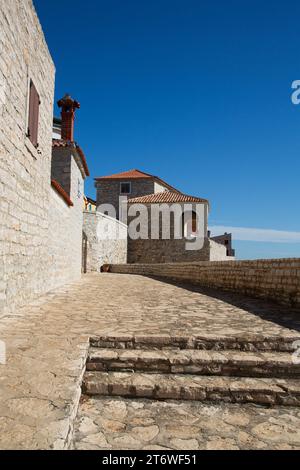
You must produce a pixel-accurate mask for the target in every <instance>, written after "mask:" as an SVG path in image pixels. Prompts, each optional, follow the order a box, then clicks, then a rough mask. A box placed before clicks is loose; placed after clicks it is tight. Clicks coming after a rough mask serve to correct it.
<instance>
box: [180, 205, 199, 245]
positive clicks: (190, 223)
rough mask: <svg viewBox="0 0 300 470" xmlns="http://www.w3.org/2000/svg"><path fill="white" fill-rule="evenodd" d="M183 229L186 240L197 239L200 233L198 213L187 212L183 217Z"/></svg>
mask: <svg viewBox="0 0 300 470" xmlns="http://www.w3.org/2000/svg"><path fill="white" fill-rule="evenodd" d="M182 228H183V235H184V237H185V238H187V239H189V238H195V236H196V235H197V233H198V220H197V214H196V212H194V211H191V212H185V213H184V214H183V215H182Z"/></svg>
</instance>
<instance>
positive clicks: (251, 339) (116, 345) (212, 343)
mask: <svg viewBox="0 0 300 470" xmlns="http://www.w3.org/2000/svg"><path fill="white" fill-rule="evenodd" d="M296 341H300V335H299V336H296V335H292V334H291V335H290V336H281V337H278V336H261V335H255V336H254V335H252V334H251V335H248V336H245V335H243V336H239V337H235V336H229V335H224V336H221V335H214V334H208V333H206V334H203V335H201V336H200V335H197V336H178V335H174V336H172V335H160V336H157V335H148V336H141V335H140V336H138V335H136V336H130V335H117V336H94V337H92V338H91V339H90V344H91V346H92V347H97V348H106V349H107V348H109V349H110V348H113V349H159V350H162V349H169V348H172V349H197V350H214V351H224V350H238V351H252V352H256V351H277V352H291V351H294V350H295V349H296V348H297V346H296V345H295V342H296Z"/></svg>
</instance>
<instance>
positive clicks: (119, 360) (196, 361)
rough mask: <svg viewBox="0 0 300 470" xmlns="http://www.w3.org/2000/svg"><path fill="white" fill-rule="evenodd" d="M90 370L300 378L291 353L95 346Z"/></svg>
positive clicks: (89, 364)
mask: <svg viewBox="0 0 300 470" xmlns="http://www.w3.org/2000/svg"><path fill="white" fill-rule="evenodd" d="M87 370H89V371H93V370H98V371H103V372H107V371H134V372H148V373H155V372H156V373H167V374H195V375H198V374H199V375H224V376H235V377H300V364H294V363H293V357H292V354H291V353H277V352H256V353H253V352H241V351H222V352H218V351H204V350H193V349H186V350H176V349H173V350H172V349H168V350H167V349H165V350H152V351H150V350H142V349H141V350H133V349H131V350H130V349H127V350H124V349H100V348H91V349H90V352H89V356H88V359H87Z"/></svg>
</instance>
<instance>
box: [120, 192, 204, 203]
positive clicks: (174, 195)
mask: <svg viewBox="0 0 300 470" xmlns="http://www.w3.org/2000/svg"><path fill="white" fill-rule="evenodd" d="M176 202H198V203H200V202H202V203H207V204H208V200H207V199H203V198H201V197H195V196H188V195H187V194H182V193H179V192H178V191H176V192H175V191H164V192H161V193H155V194H147V195H146V196H139V197H134V198H131V199H128V203H130V204H131V203H138V204H158V203H176Z"/></svg>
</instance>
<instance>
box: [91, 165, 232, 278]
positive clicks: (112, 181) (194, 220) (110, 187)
mask: <svg viewBox="0 0 300 470" xmlns="http://www.w3.org/2000/svg"><path fill="white" fill-rule="evenodd" d="M95 187H96V189H97V210H98V212H102V213H106V214H107V215H110V216H111V217H115V218H116V219H117V220H118V219H121V220H122V222H125V223H126V224H128V227H129V229H128V244H127V262H128V263H155V262H157V263H165V262H175V261H179V262H181V261H182V262H183V261H208V260H213V261H216V260H229V259H231V260H232V259H233V257H232V256H231V255H230V256H229V255H228V253H229V252H227V247H226V246H225V245H224V244H222V243H218V241H214V240H212V239H209V236H208V235H207V234H208V231H207V224H208V212H209V202H208V200H207V199H203V198H199V197H193V196H188V195H186V194H183V193H182V192H181V191H179V190H177V189H176V188H174V187H173V186H171V185H170V184H168V183H166V182H165V181H164V180H162V179H161V178H159V177H157V176H154V175H151V174H149V173H145V172H143V171H140V170H137V169H134V170H129V171H125V172H122V173H118V174H113V175H109V176H104V177H101V178H96V179H95ZM140 205H141V206H143V207H142V208H141V210H142V209H143V208H144V209H145V210H144V211H143V214H142V213H141V214H139V216H138V221H139V225H140V229H139V230H140V232H141V233H140V235H139V236H138V237H135V236H133V235H132V233H131V229H130V227H131V226H132V225H133V222H134V219H135V216H136V214H134V215H132V214H131V213H132V212H133V210H134V207H138V206H140ZM109 206H113V208H114V211H113V212H109V210H110V208H109ZM157 206H160V208H159V210H160V209H167V214H165V215H163V214H161V215H160V216H159V218H158V220H155V225H156V231H157V232H158V233H157V234H156V235H155V236H152V234H151V230H152V227H153V224H154V218H153V215H152V214H153V213H154V212H155V208H156V207H157ZM175 206H176V207H177V208H178V206H179V208H180V210H181V215H180V217H181V219H180V222H179V224H180V225H181V232H180V236H176V234H175V233H174V229H175V220H176V218H175V216H174V213H173V210H174V207H175ZM199 206H202V212H201V214H200V215H197V208H199ZM156 212H157V211H156ZM168 212H169V213H168ZM169 217H170V219H169V220H170V224H169V228H170V233H169V234H167V236H164V234H163V231H164V222H165V221H166V219H167V218H169ZM176 223H177V224H178V221H177V222H176ZM200 227H201V232H202V233H203V242H202V244H201V248H196V245H195V244H194V247H193V244H192V242H193V241H195V240H193V238H197V236H199V234H200ZM187 242H189V243H188V245H189V247H188V248H187ZM98 269H99V266H98Z"/></svg>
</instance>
